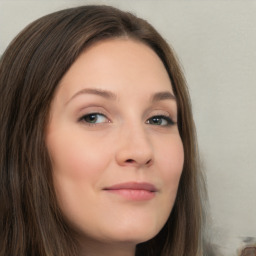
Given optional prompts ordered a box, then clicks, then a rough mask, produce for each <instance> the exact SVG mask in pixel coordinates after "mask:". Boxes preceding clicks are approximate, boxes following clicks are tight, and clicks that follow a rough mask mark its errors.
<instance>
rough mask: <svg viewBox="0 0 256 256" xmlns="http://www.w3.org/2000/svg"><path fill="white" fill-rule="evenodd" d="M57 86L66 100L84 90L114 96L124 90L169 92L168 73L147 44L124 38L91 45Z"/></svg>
mask: <svg viewBox="0 0 256 256" xmlns="http://www.w3.org/2000/svg"><path fill="white" fill-rule="evenodd" d="M71 85H72V86H71ZM59 87H60V90H61V91H64V92H65V93H64V94H65V95H66V97H68V96H70V95H71V94H72V93H74V91H77V90H82V89H84V88H86V87H97V88H98V89H108V90H111V91H114V92H115V93H117V94H118V93H124V89H125V93H126V94H127V95H128V94H129V93H131V94H134V92H136V93H140V92H143V93H144V94H147V93H150V94H151V93H155V92H158V91H167V90H168V91H170V92H172V86H171V82H170V79H169V76H168V73H167V71H166V69H165V67H164V65H163V63H162V61H161V59H160V58H159V57H158V56H157V54H156V53H155V52H154V51H153V50H152V49H151V48H150V47H149V46H147V45H146V44H144V43H142V42H139V41H135V40H132V39H127V38H118V39H108V40H104V41H100V42H97V43H95V44H93V45H92V46H90V47H89V48H88V49H86V50H85V51H84V52H83V53H82V54H81V55H80V56H79V57H78V59H77V60H76V61H75V62H74V63H73V64H72V66H71V67H70V69H69V70H68V71H67V73H66V74H65V75H64V77H63V78H62V80H61V82H60V86H59ZM102 87H103V88H102Z"/></svg>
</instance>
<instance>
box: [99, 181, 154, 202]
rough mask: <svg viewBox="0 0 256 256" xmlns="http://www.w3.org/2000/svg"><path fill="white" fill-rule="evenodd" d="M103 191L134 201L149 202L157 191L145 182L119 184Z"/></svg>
mask: <svg viewBox="0 0 256 256" xmlns="http://www.w3.org/2000/svg"><path fill="white" fill-rule="evenodd" d="M103 190H104V191H106V192H109V193H114V194H116V195H119V196H122V197H123V198H125V199H128V200H134V201H145V200H150V199H152V198H154V197H155V194H156V192H157V191H158V190H157V188H156V187H155V186H154V185H153V184H150V183H147V182H126V183H120V184H115V185H113V186H110V187H106V188H104V189H103Z"/></svg>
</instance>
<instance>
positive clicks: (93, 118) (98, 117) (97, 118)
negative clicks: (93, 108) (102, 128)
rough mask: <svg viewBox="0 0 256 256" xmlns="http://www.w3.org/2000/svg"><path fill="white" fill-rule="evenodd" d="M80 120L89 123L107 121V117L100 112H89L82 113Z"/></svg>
mask: <svg viewBox="0 0 256 256" xmlns="http://www.w3.org/2000/svg"><path fill="white" fill-rule="evenodd" d="M80 121H83V122H85V123H88V124H89V125H90V124H100V123H108V122H109V120H108V118H107V117H106V116H105V115H103V114H100V113H91V114H87V115H84V116H82V117H81V118H80Z"/></svg>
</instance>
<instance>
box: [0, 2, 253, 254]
mask: <svg viewBox="0 0 256 256" xmlns="http://www.w3.org/2000/svg"><path fill="white" fill-rule="evenodd" d="M88 3H104V4H111V5H114V6H117V7H120V8H121V9H124V10H130V11H132V12H134V13H135V14H137V15H139V16H141V17H144V18H145V19H147V20H148V21H150V22H151V23H152V24H153V25H154V26H155V27H156V28H157V29H158V30H159V31H160V33H162V35H163V36H164V37H165V38H166V39H167V41H168V42H169V43H170V44H172V45H173V47H174V49H175V50H176V52H177V54H178V56H179V58H180V60H181V63H182V65H183V67H184V71H185V75H186V78H187V81H188V85H189V89H190V93H191V98H192V103H193V111H194V118H195V122H196V125H197V133H198V141H199V148H200V153H201V161H202V163H203V167H204V169H205V172H206V175H207V182H208V190H209V201H210V210H209V211H210V213H211V216H212V227H211V229H209V230H210V233H211V236H212V239H213V241H214V242H215V243H216V244H218V245H219V246H220V248H221V251H222V253H223V254H224V255H225V256H226V255H227V256H229V255H230V256H231V255H232V256H233V255H237V253H238V249H239V248H241V246H243V245H245V242H243V240H247V242H248V241H249V240H250V237H251V242H255V237H256V199H255V198H256V161H255V152H256V146H255V145H256V117H255V109H256V99H255V98H256V84H255V83H256V70H255V68H256V49H255V48H256V42H255V40H256V2H255V1H253V0H251V1H247V0H240V1H234V0H230V1H224V0H223V1H211V0H205V1H198V0H190V1H189V0H186V1H185V0H182V1H181V0H179V1H171V0H169V1H163V0H160V1H158V0H137V1H134V0H129V1H127V0H126V1H125V0H118V1H117V0H115V1H113V0H109V1H75V0H74V1H39V0H34V1H18V0H16V1H14V0H9V1H8V0H5V1H3V0H0V54H1V53H3V51H4V49H5V48H6V47H7V45H8V43H9V42H10V40H11V39H12V38H13V37H14V36H15V35H16V34H17V33H18V32H19V31H20V30H21V29H22V28H23V27H24V26H26V25H27V24H28V23H30V22H31V21H33V20H34V19H36V18H38V17H40V16H42V15H44V14H47V13H49V12H52V11H56V10H59V9H63V8H66V7H71V6H77V5H81V4H88Z"/></svg>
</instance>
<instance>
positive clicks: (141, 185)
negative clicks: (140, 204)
mask: <svg viewBox="0 0 256 256" xmlns="http://www.w3.org/2000/svg"><path fill="white" fill-rule="evenodd" d="M121 189H130V190H146V191H150V192H157V188H156V187H155V186H154V185H152V184H150V183H147V182H125V183H119V184H115V185H113V186H110V187H106V188H104V190H121Z"/></svg>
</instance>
